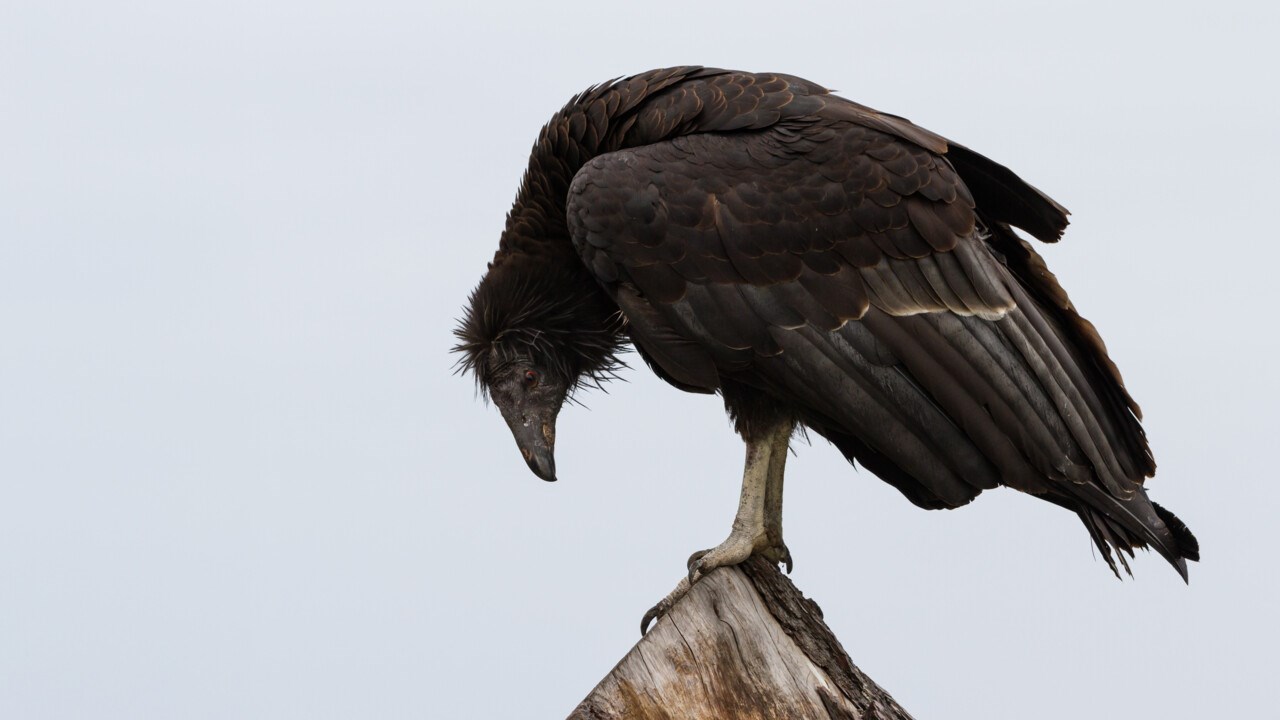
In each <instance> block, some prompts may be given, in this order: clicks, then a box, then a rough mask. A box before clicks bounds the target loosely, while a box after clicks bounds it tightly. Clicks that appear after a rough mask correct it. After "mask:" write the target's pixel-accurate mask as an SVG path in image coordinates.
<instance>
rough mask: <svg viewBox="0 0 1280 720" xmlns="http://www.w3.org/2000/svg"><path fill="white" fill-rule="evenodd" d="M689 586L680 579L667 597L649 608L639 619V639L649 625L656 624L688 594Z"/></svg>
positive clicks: (687, 582)
mask: <svg viewBox="0 0 1280 720" xmlns="http://www.w3.org/2000/svg"><path fill="white" fill-rule="evenodd" d="M689 586H690V582H689V581H688V580H687V579H685V578H681V579H680V582H679V583H677V584H676V587H675V589H674V590H672V591H671V592H669V593H667V596H666V597H664V598H662V600H660V601H658V604H657V605H654V606H653V607H651V608H649V610H648V612H646V613H645V614H644V617H642V618H640V637H644V635H645V633H647V632H648V631H649V623H651V622H656V621H657V620H658V619H659V618H661V617H662V616H663V615H666V614H667V611H669V610H670V609H671V608H672V607H674V606H675V604H676V603H677V602H680V598H682V597H684V596H685V594H687V593H688V592H689Z"/></svg>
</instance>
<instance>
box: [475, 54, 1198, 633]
mask: <svg viewBox="0 0 1280 720" xmlns="http://www.w3.org/2000/svg"><path fill="white" fill-rule="evenodd" d="M1066 216H1067V211H1066V210H1065V209H1064V208H1063V207H1062V206H1060V205H1058V204H1057V203H1056V202H1054V201H1053V200H1051V199H1050V198H1049V197H1047V196H1046V195H1044V194H1043V193H1041V192H1040V191H1039V190H1037V189H1035V188H1033V187H1031V186H1030V185H1028V184H1027V183H1026V182H1024V181H1023V180H1021V179H1020V178H1019V177H1018V176H1017V175H1015V174H1014V173H1013V172H1012V171H1010V170H1009V169H1008V168H1005V167H1004V166H1002V165H999V164H997V163H995V162H993V161H991V160H989V159H987V158H985V157H983V156H982V155H979V154H977V153H976V152H974V151H972V150H970V149H968V148H966V147H964V146H963V145H959V144H956V143H954V142H951V141H949V140H947V139H945V138H943V137H940V136H938V135H935V134H934V133H932V132H929V131H928V130H925V129H923V128H920V127H917V126H916V125H913V124H912V123H910V122H909V121H907V120H905V119H903V118H900V117H896V116H894V115H888V114H885V113H881V112H878V111H876V110H873V109H871V108H868V107H865V106H863V105H859V104H857V103H854V102H851V101H849V100H845V99H843V98H840V97H837V96H835V95H832V94H831V93H830V92H829V91H828V90H827V89H825V88H823V87H821V86H819V85H816V84H814V83H812V82H809V81H807V80H802V79H800V78H797V77H792V76H789V75H781V74H771V73H761V74H756V73H746V72H736V71H730V70H720V69H714V68H704V67H677V68H668V69H662V70H654V71H650V72H647V73H642V74H639V75H635V76H633V77H629V78H625V79H622V80H617V81H613V82H609V83H605V84H603V85H599V86H596V87H593V88H590V89H588V90H586V91H585V92H583V93H582V94H580V95H578V96H577V97H574V98H573V99H572V100H570V101H569V103H568V104H567V105H565V107H564V108H563V109H562V110H560V111H559V112H558V113H556V114H555V115H554V116H553V117H552V118H551V120H550V121H549V122H548V123H547V124H546V126H545V127H543V129H542V132H541V134H540V135H539V137H538V140H537V142H536V143H535V145H534V147H533V152H532V155H531V156H530V158H529V167H528V170H527V171H526V173H525V176H524V179H523V181H522V182H521V185H520V189H519V192H518V193H517V195H516V200H515V203H514V205H513V206H512V208H511V212H510V214H509V215H508V216H507V223H506V229H505V230H504V231H503V233H502V237H501V240H500V242H499V245H498V251H497V254H496V255H495V256H494V258H493V261H492V262H491V263H489V267H488V272H487V273H486V274H485V275H484V277H483V279H482V280H481V281H480V284H479V286H478V287H476V289H475V290H474V292H472V294H471V297H470V302H469V305H468V307H467V308H466V310H465V315H464V317H463V319H462V320H461V322H460V325H459V327H458V329H457V336H458V338H459V339H460V343H459V345H458V346H457V350H459V351H460V352H461V353H463V356H462V360H461V365H462V366H463V367H464V368H465V369H467V370H469V371H471V372H473V373H474V374H475V377H476V379H477V381H478V384H479V387H480V388H481V390H482V392H483V393H485V394H486V395H487V396H488V397H489V398H491V399H492V401H493V402H494V404H496V405H497V406H498V409H499V410H500V411H501V412H502V416H503V417H504V418H505V419H506V421H507V424H508V426H509V427H510V428H511V432H512V434H513V435H514V436H515V440H516V444H517V445H518V446H519V448H520V452H521V454H522V455H523V456H524V459H525V462H526V463H528V465H529V468H530V469H531V470H533V472H534V473H535V474H536V475H537V476H538V477H540V478H542V479H544V480H554V479H555V460H554V455H553V450H554V446H555V422H556V417H557V415H558V413H559V412H560V408H561V406H562V405H563V403H564V402H565V401H566V399H567V398H569V397H570V396H571V394H572V393H573V392H574V391H575V390H577V389H579V388H581V387H583V386H585V385H596V384H599V383H601V382H604V381H606V380H608V379H610V378H611V377H613V376H614V373H615V371H616V370H617V368H618V366H619V363H618V360H617V353H618V352H619V351H620V350H622V349H623V348H624V347H625V346H626V345H627V344H631V345H634V347H635V349H636V351H637V352H638V353H639V355H640V357H642V358H643V359H644V361H645V362H646V363H647V364H648V366H649V367H650V368H651V369H652V370H653V372H654V373H656V374H657V375H658V376H659V377H661V378H662V379H663V380H665V381H667V382H668V383H670V384H671V385H674V386H675V387H677V388H679V389H681V390H685V391H688V392H695V393H719V394H720V396H721V397H722V398H723V400H724V404H725V407H726V408H727V410H728V413H729V416H730V418H731V419H732V421H733V424H734V428H735V429H736V430H737V432H738V434H739V435H741V437H742V439H743V440H744V441H745V443H746V446H747V453H746V455H747V459H746V469H745V471H744V473H743V482H742V496H741V501H740V504H739V507H738V512H737V516H736V517H735V518H734V521H733V527H732V530H731V532H730V534H729V537H728V539H726V540H725V541H724V542H723V543H721V544H720V545H718V546H716V547H714V548H712V549H710V550H706V551H702V552H698V553H695V554H694V555H693V557H691V558H690V562H689V567H688V576H687V577H686V578H685V579H683V580H682V581H681V583H680V585H679V586H677V588H676V589H675V590H674V591H673V592H672V593H671V594H670V595H669V596H668V597H667V598H665V599H664V600H663V602H661V603H659V605H658V606H657V607H655V608H654V609H653V610H651V611H650V612H649V613H648V614H646V616H645V619H644V621H643V623H642V628H641V629H642V631H643V629H644V627H646V626H647V624H648V622H649V620H650V619H652V618H653V617H655V616H657V615H660V614H662V613H663V612H665V611H666V610H667V609H668V608H669V607H670V605H671V604H672V603H673V602H674V601H675V600H677V599H678V598H679V597H680V595H682V594H683V593H684V592H685V591H687V589H688V587H689V585H690V584H691V583H693V582H695V581H696V580H697V579H698V578H699V577H701V576H703V575H705V574H706V573H708V572H710V571H711V570H712V569H714V568H716V567H721V566H724V565H731V564H734V563H739V562H741V561H743V560H745V559H746V558H747V557H749V556H750V555H751V554H753V553H759V554H762V555H764V556H765V557H767V558H769V559H771V560H773V561H776V562H780V563H785V564H786V565H787V566H788V569H790V564H791V557H790V553H789V552H788V550H787V547H786V545H785V544H784V543H783V539H782V484H783V483H782V481H783V468H784V464H785V462H786V458H787V452H788V445H789V442H790V439H791V436H792V434H793V432H795V430H796V427H797V425H800V426H803V427H804V428H807V429H808V430H810V431H812V432H815V433H817V434H819V435H821V436H822V437H824V438H826V439H827V440H829V441H830V442H831V443H832V444H833V445H835V446H836V448H838V449H839V450H840V452H841V453H843V454H844V456H845V457H846V458H847V459H848V460H849V461H850V462H857V463H859V464H861V465H862V466H864V467H866V468H867V469H869V470H871V472H873V473H875V474H876V475H877V476H879V477H880V478H881V479H882V480H884V481H885V482H888V483H889V484H891V485H893V486H894V487H896V488H897V489H898V490H900V491H901V492H902V494H904V495H906V496H907V498H908V499H909V500H911V502H913V503H915V504H916V505H919V506H920V507H924V508H930V509H935V508H955V507H959V506H961V505H964V504H966V503H968V502H969V501H971V500H973V499H974V498H975V497H977V495H978V494H979V493H981V492H982V491H983V490H986V489H989V488H994V487H996V486H999V485H1005V486H1008V487H1012V488H1015V489H1017V490H1021V491H1023V492H1026V493H1030V494H1032V495H1035V496H1037V497H1040V498H1043V499H1044V500H1048V501H1049V502H1052V503H1054V504H1056V505H1060V506H1062V507H1064V508H1066V509H1068V510H1070V511H1072V512H1074V513H1076V514H1077V515H1078V516H1079V517H1080V519H1081V521H1083V523H1084V525H1085V528H1086V529H1087V530H1088V532H1089V534H1090V536H1091V537H1092V538H1093V541H1094V543H1095V544H1096V545H1097V547H1098V549H1099V550H1100V552H1101V554H1102V556H1103V557H1104V558H1105V559H1106V561H1107V563H1108V565H1110V567H1111V569H1112V571H1113V572H1115V573H1116V574H1117V576H1119V570H1118V569H1117V565H1116V563H1117V561H1118V562H1119V563H1120V564H1121V565H1122V566H1123V567H1124V569H1125V570H1126V571H1127V570H1128V568H1129V566H1128V562H1127V560H1126V558H1125V555H1126V554H1127V555H1128V556H1129V557H1132V556H1133V550H1134V548H1140V547H1150V548H1153V549H1154V550H1155V551H1156V552H1158V553H1160V554H1161V555H1162V556H1164V558H1165V559H1166V560H1168V561H1169V562H1170V563H1171V564H1172V565H1173V566H1174V567H1175V568H1176V569H1177V571H1178V572H1179V573H1180V574H1181V575H1182V577H1183V579H1184V580H1185V579H1186V577H1187V566H1186V560H1198V559H1199V549H1198V544H1197V542H1196V539H1195V537H1194V536H1193V535H1192V534H1191V532H1190V531H1189V530H1188V529H1187V526H1186V525H1184V524H1183V523H1182V522H1181V521H1180V520H1179V519H1178V518H1177V517H1176V516H1174V515H1173V513H1171V512H1169V511H1167V510H1165V509H1164V508H1162V507H1160V506H1159V505H1157V504H1155V503H1154V502H1152V501H1151V500H1149V499H1148V498H1147V492H1146V490H1145V489H1144V488H1143V481H1144V479H1145V478H1147V477H1150V476H1151V475H1152V474H1153V473H1154V471H1155V463H1154V461H1153V459H1152V456H1151V452H1150V450H1149V448H1148V446H1147V441H1146V436H1145V434H1144V432H1143V430H1142V427H1141V425H1140V424H1139V419H1140V417H1141V411H1140V410H1139V408H1138V405H1137V403H1135V402H1134V401H1133V399H1132V398H1131V397H1130V396H1129V394H1128V393H1127V392H1126V391H1125V388H1124V384H1123V383H1122V381H1121V378H1120V373H1119V372H1118V371H1117V369H1116V366H1115V365H1114V364H1113V363H1112V362H1111V360H1110V358H1108V357H1107V353H1106V349H1105V348H1104V346H1103V343H1102V339H1101V338H1100V337H1099V336H1098V333H1097V331H1096V330H1095V329H1094V327H1093V325H1092V324H1090V323H1089V322H1088V321H1087V320H1085V319H1084V318H1082V317H1080V315H1079V314H1077V313H1076V310H1075V308H1074V307H1073V306H1072V304H1071V301H1070V300H1068V299H1067V294H1066V292H1065V291H1064V290H1063V289H1062V287H1061V286H1060V285H1059V284H1058V281H1057V279H1056V278H1055V277H1054V275H1053V274H1052V273H1051V272H1049V270H1048V268H1047V267H1046V266H1045V263H1044V261H1043V260H1042V259H1041V258H1040V256H1039V255H1038V254H1037V253H1036V252H1035V250H1034V249H1033V248H1032V246H1031V245H1030V244H1029V243H1028V242H1026V241H1024V240H1023V239H1022V238H1020V237H1019V236H1018V235H1017V234H1015V233H1014V231H1013V230H1012V229H1011V227H1018V228H1021V229H1022V230H1024V231H1025V232H1026V233H1028V234H1030V235H1032V236H1034V237H1035V238H1036V239H1038V240H1041V241H1044V242H1054V241H1056V240H1057V239H1058V238H1059V237H1060V236H1061V234H1062V231H1063V230H1064V229H1065V228H1066V225H1067V217H1066Z"/></svg>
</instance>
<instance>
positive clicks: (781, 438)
mask: <svg viewBox="0 0 1280 720" xmlns="http://www.w3.org/2000/svg"><path fill="white" fill-rule="evenodd" d="M793 427H794V426H792V425H788V427H787V429H786V432H781V431H778V432H775V433H772V434H771V435H770V442H772V443H773V448H772V451H771V452H770V454H769V476H768V481H767V484H766V485H765V492H764V530H765V533H766V534H767V535H768V546H767V547H766V548H765V549H764V550H762V551H761V553H760V554H761V555H764V556H765V557H766V558H768V559H769V560H770V561H771V562H774V563H781V564H783V565H786V567H787V573H788V574H789V573H790V572H791V551H790V550H788V549H787V544H786V543H784V542H783V541H782V478H783V475H784V474H785V472H786V469H787V452H788V450H790V447H791V431H792V428H793Z"/></svg>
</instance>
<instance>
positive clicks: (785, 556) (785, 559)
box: [782, 545, 791, 575]
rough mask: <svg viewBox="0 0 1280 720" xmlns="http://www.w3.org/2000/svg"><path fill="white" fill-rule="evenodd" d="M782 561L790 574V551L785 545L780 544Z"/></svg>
mask: <svg viewBox="0 0 1280 720" xmlns="http://www.w3.org/2000/svg"><path fill="white" fill-rule="evenodd" d="M782 562H783V564H784V565H786V566H787V574H788V575H790V574H791V551H790V550H788V549H787V546H786V545H783V546H782Z"/></svg>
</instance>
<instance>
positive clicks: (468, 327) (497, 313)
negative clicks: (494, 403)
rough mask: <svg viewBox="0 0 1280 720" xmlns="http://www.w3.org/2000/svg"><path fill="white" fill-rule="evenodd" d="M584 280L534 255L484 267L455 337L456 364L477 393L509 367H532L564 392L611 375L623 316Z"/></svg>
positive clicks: (622, 340) (576, 272)
mask: <svg viewBox="0 0 1280 720" xmlns="http://www.w3.org/2000/svg"><path fill="white" fill-rule="evenodd" d="M583 275H585V272H584V271H583V270H581V268H575V267H573V266H567V265H564V264H562V263H557V262H555V261H554V260H553V259H551V258H547V257H545V256H541V255H537V254H524V253H520V254H512V255H509V256H508V257H507V258H506V262H503V263H502V264H500V265H494V266H493V267H491V269H490V271H489V273H488V274H486V275H485V277H484V279H483V280H481V282H480V285H479V286H477V287H476V289H475V290H474V291H473V292H472V293H471V298H470V302H469V303H468V306H467V310H466V313H465V315H464V316H463V318H462V321H461V323H460V324H459V326H458V329H457V330H456V331H455V334H456V335H457V337H458V339H459V341H460V342H459V344H458V345H457V347H456V348H455V349H456V350H457V351H459V352H461V353H462V354H463V356H462V360H461V361H460V365H461V367H462V369H463V370H465V371H468V372H471V373H473V374H474V376H475V378H476V382H477V384H478V385H479V387H480V389H481V392H487V389H488V386H489V384H490V382H491V380H492V378H493V377H494V375H495V374H496V373H498V372H500V371H501V369H502V368H503V366H504V365H506V364H509V363H512V362H521V361H531V362H534V363H536V364H538V365H539V366H540V367H541V368H542V369H543V370H544V371H545V372H548V373H552V374H553V375H554V376H556V377H557V378H559V379H560V380H561V381H563V382H564V383H565V384H567V385H568V386H570V388H571V389H576V388H578V387H581V386H583V385H599V384H600V383H601V382H604V381H606V380H609V379H611V378H613V377H614V373H615V371H616V370H617V369H618V368H619V367H620V365H621V362H620V361H619V360H618V354H619V353H621V352H622V351H623V349H624V347H625V344H626V337H625V335H624V333H623V330H624V323H623V320H622V316H621V314H620V313H619V312H618V308H617V306H616V305H614V304H613V301H612V300H610V299H609V298H608V296H607V295H605V294H604V292H603V291H602V290H601V289H600V288H599V286H598V285H596V283H595V281H594V280H592V279H591V278H590V277H585V278H584V277H583Z"/></svg>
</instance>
